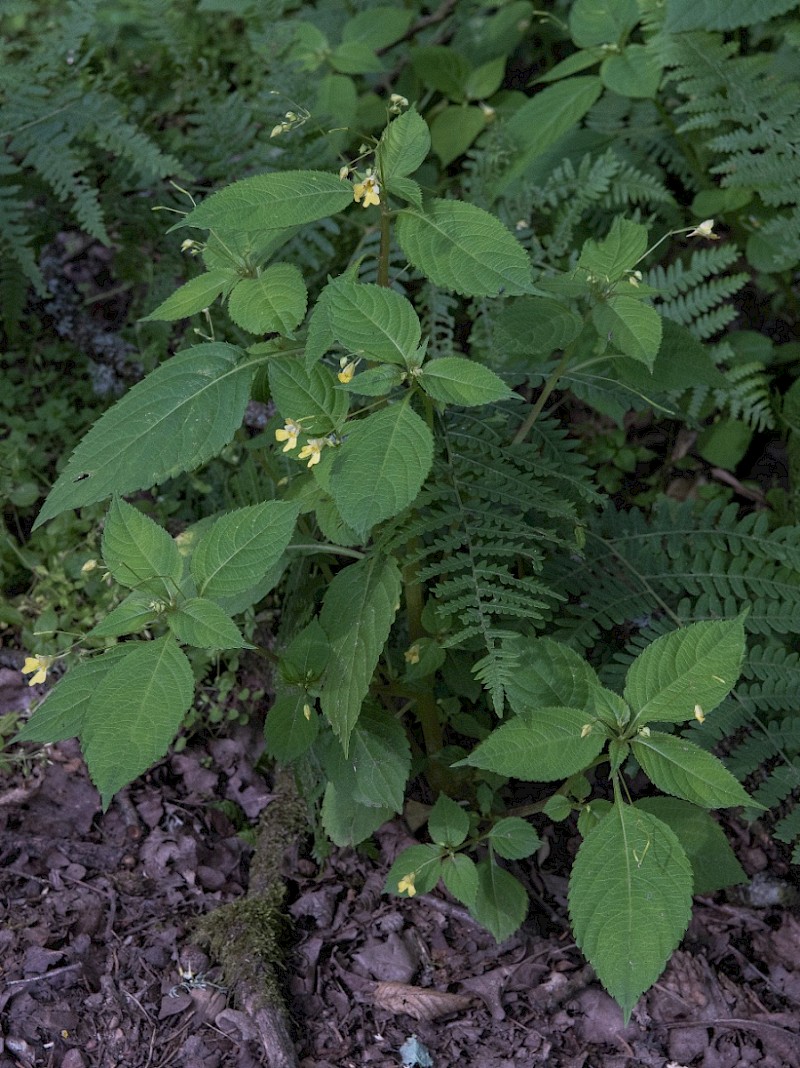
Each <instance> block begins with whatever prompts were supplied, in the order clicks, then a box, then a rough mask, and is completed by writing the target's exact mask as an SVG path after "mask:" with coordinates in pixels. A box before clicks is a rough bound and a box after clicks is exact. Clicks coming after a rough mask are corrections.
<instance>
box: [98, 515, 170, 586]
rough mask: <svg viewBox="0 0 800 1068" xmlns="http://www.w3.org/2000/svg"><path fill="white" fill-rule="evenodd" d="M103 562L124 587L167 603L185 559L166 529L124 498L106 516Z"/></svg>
mask: <svg viewBox="0 0 800 1068" xmlns="http://www.w3.org/2000/svg"><path fill="white" fill-rule="evenodd" d="M103 560H104V561H105V564H106V566H107V567H108V570H109V571H110V572H111V574H112V575H113V576H114V578H115V579H116V581H117V582H118V583H119V584H120V585H121V586H128V587H130V588H131V589H134V590H138V591H139V592H140V593H151V594H153V595H154V596H155V597H162V598H165V599H166V600H167V601H170V600H172V598H173V596H174V595H175V592H176V591H177V589H178V586H179V584H180V581H181V577H182V575H183V559H182V558H181V554H180V552H179V551H178V546H177V545H176V544H175V542H174V541H173V540H172V538H171V537H170V536H169V534H168V533H167V532H166V530H164V529H163V527H160V526H159V525H158V523H155V522H154V521H153V520H152V519H150V517H149V516H146V515H144V513H143V512H140V511H139V509H138V508H134V507H133V505H132V504H128V502H127V501H123V500H122V499H121V498H120V497H115V498H114V500H113V501H112V502H111V506H110V508H109V509H108V514H107V515H106V521H105V526H104V529H103Z"/></svg>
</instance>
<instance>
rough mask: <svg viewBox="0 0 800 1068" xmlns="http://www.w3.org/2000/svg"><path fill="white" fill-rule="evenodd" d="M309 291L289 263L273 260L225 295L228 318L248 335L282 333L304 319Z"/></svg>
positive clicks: (296, 269)
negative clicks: (257, 274)
mask: <svg viewBox="0 0 800 1068" xmlns="http://www.w3.org/2000/svg"><path fill="white" fill-rule="evenodd" d="M307 302H308V291H307V290H306V286H305V282H304V281H303V276H302V274H301V273H300V271H299V270H298V268H297V267H295V266H293V265H292V264H290V263H276V264H273V266H272V267H268V268H267V269H266V271H264V272H263V274H260V275H259V276H258V277H257V278H243V279H242V280H241V282H239V283H238V284H237V285H236V286H234V289H233V292H232V293H231V295H230V297H229V298H228V311H229V312H230V316H231V319H233V321H234V322H235V323H236V325H237V326H241V328H242V329H243V330H249V331H250V333H251V334H270V333H277V334H284V335H285V336H287V337H291V336H292V331H293V330H294V328H295V327H296V326H298V325H299V324H300V323H301V322H302V321H303V319H304V317H305V314H306V304H307Z"/></svg>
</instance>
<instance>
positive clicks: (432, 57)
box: [411, 45, 472, 103]
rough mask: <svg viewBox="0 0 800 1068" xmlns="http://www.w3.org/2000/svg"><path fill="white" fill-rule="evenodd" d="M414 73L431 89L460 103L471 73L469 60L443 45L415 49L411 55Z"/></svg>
mask: <svg viewBox="0 0 800 1068" xmlns="http://www.w3.org/2000/svg"><path fill="white" fill-rule="evenodd" d="M411 65H412V66H413V68H414V73H415V74H416V75H417V77H418V78H420V79H421V80H422V82H423V83H424V84H425V85H426V86H428V87H429V88H431V89H436V90H437V91H438V92H440V93H443V94H444V96H446V97H449V99H450V100H455V101H456V102H457V103H459V102H460V101H462V100H463V99H464V96H465V86H466V84H467V80H468V78H469V76H470V74H471V73H472V68H471V67H470V64H469V60H467V59H465V58H464V56H462V55H459V53H458V52H456V51H455V50H454V49H452V48H447V47H445V45H428V46H423V47H421V48H420V47H417V48H415V49H414V50H413V52H412V53H411Z"/></svg>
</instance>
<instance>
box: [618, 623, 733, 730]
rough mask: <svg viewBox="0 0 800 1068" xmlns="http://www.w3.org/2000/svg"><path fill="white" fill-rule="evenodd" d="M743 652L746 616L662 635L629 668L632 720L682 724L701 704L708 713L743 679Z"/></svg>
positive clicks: (627, 682) (628, 697) (627, 689)
mask: <svg viewBox="0 0 800 1068" xmlns="http://www.w3.org/2000/svg"><path fill="white" fill-rule="evenodd" d="M743 656H744V626H743V624H742V620H741V618H739V619H727V620H714V621H710V622H701V623H692V624H691V626H688V627H682V628H681V629H680V630H676V631H673V633H672V634H665V635H664V636H663V637H661V638H657V639H656V640H655V641H654V642H653V644H652V645H649V646H648V647H647V649H645V651H644V652H643V653H642V654H641V655H640V656H637V658H636V659H635V660H634V662H633V663H632V664H631V666H630V668H629V669H628V675H627V677H626V680H625V700H626V701H627V702H628V704H629V705H630V706H631V708H632V709H633V710H634V712H635V716H634V721H633V722H634V723H635V724H636V725H637V726H641V725H643V724H645V723H650V722H662V723H683V722H684V721H685V720H691V719H692V718H693V717H694V714H695V707H696V706H697V705H699V706H700V709H701V712H702V713H705V714H708V713H709V712H710V711H711V710H712V709H714V708H716V707H717V705H718V704H719V703H720V702H721V701H722V699H723V698H724V697H726V696H727V694H728V693H729V692H730V690H731V689H732V687H733V685H734V684H735V682H736V680H737V679H738V678H739V672H740V670H741V664H742V657H743Z"/></svg>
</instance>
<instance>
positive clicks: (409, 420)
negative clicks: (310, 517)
mask: <svg viewBox="0 0 800 1068" xmlns="http://www.w3.org/2000/svg"><path fill="white" fill-rule="evenodd" d="M432 461H433V437H432V435H431V432H430V430H429V429H428V427H427V426H426V424H425V423H424V421H423V420H422V419H421V418H420V417H419V416H418V415H417V414H416V412H414V411H412V409H411V408H409V406H408V405H407V404H405V403H403V404H392V405H390V406H389V407H387V408H384V409H383V410H382V411H379V412H374V413H373V414H372V415H369V416H367V417H366V419H361V420H359V421H357V422H354V423H348V426H347V436H346V439H345V441H344V443H343V444H342V445H340V446H339V448H337V449H336V450H335V452H334V457H333V463H332V465H331V471H330V476H329V478H330V493H331V496H332V497H333V499H334V500H335V502H336V507H337V508H338V509H339V512H340V513H341V516H342V518H343V519H344V521H345V522H346V523H347V524H348V525H349V526H351V527H352V528H353V530H355V531H356V532H357V533H359V534H361V535H362V537H366V535H367V533H368V532H369V531H370V530H371V529H372V527H373V526H374V525H375V524H376V523H379V522H380V521H381V520H383V519H389V518H390V517H391V516H395V515H397V514H398V512H401V511H402V510H403V509H404V508H405V507H406V506H407V505H409V504H410V503H411V502H412V501H413V500H414V498H415V497H416V496H417V494H418V493H419V491H420V488H421V486H422V483H423V482H424V481H425V479H426V478H427V476H428V472H429V471H430V469H431V463H432ZM326 488H328V487H326Z"/></svg>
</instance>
